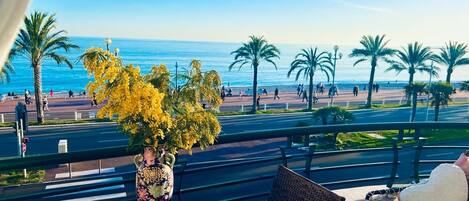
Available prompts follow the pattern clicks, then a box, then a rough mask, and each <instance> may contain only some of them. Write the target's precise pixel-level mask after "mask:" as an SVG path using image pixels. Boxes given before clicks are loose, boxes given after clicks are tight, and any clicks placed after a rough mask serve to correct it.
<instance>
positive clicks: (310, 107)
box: [308, 73, 314, 111]
mask: <svg viewBox="0 0 469 201" xmlns="http://www.w3.org/2000/svg"><path fill="white" fill-rule="evenodd" d="M313 77H314V73H311V74H310V75H309V93H308V96H309V97H308V110H309V111H312V110H313Z"/></svg>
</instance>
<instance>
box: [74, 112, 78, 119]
mask: <svg viewBox="0 0 469 201" xmlns="http://www.w3.org/2000/svg"><path fill="white" fill-rule="evenodd" d="M77 120H78V112H77V111H75V121H77Z"/></svg>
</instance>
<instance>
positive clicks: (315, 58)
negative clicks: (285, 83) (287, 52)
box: [287, 47, 334, 110]
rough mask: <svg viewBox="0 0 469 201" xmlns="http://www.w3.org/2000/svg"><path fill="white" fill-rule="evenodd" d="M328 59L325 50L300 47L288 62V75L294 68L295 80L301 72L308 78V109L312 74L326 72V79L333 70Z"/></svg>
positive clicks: (311, 99) (309, 107)
mask: <svg viewBox="0 0 469 201" xmlns="http://www.w3.org/2000/svg"><path fill="white" fill-rule="evenodd" d="M330 66H331V63H330V60H329V58H328V53H327V52H319V50H318V48H317V47H316V48H314V49H313V48H312V47H311V48H309V49H302V50H301V52H300V53H298V54H297V55H296V56H295V60H294V61H293V62H292V63H291V64H290V70H289V71H288V74H287V76H288V77H290V75H291V73H292V72H293V71H295V70H297V71H298V72H297V73H296V78H295V79H296V80H298V78H299V77H300V75H301V74H302V73H303V75H304V78H305V79H309V99H308V110H312V109H313V98H312V97H313V88H314V82H313V81H314V75H315V72H316V71H319V72H323V73H324V74H326V77H327V81H329V76H330V74H332V72H333V71H334V70H333V69H332V68H331V67H330Z"/></svg>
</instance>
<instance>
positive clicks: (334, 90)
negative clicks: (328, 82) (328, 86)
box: [332, 85, 339, 96]
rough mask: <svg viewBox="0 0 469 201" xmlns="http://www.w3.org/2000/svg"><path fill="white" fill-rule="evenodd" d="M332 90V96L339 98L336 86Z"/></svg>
mask: <svg viewBox="0 0 469 201" xmlns="http://www.w3.org/2000/svg"><path fill="white" fill-rule="evenodd" d="M332 89H333V92H334V93H333V95H334V96H339V90H338V89H337V86H336V85H334V86H332Z"/></svg>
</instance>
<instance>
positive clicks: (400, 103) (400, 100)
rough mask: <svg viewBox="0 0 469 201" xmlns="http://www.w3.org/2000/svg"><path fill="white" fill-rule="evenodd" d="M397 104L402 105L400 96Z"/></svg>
mask: <svg viewBox="0 0 469 201" xmlns="http://www.w3.org/2000/svg"><path fill="white" fill-rule="evenodd" d="M399 105H402V97H401V99H399Z"/></svg>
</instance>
